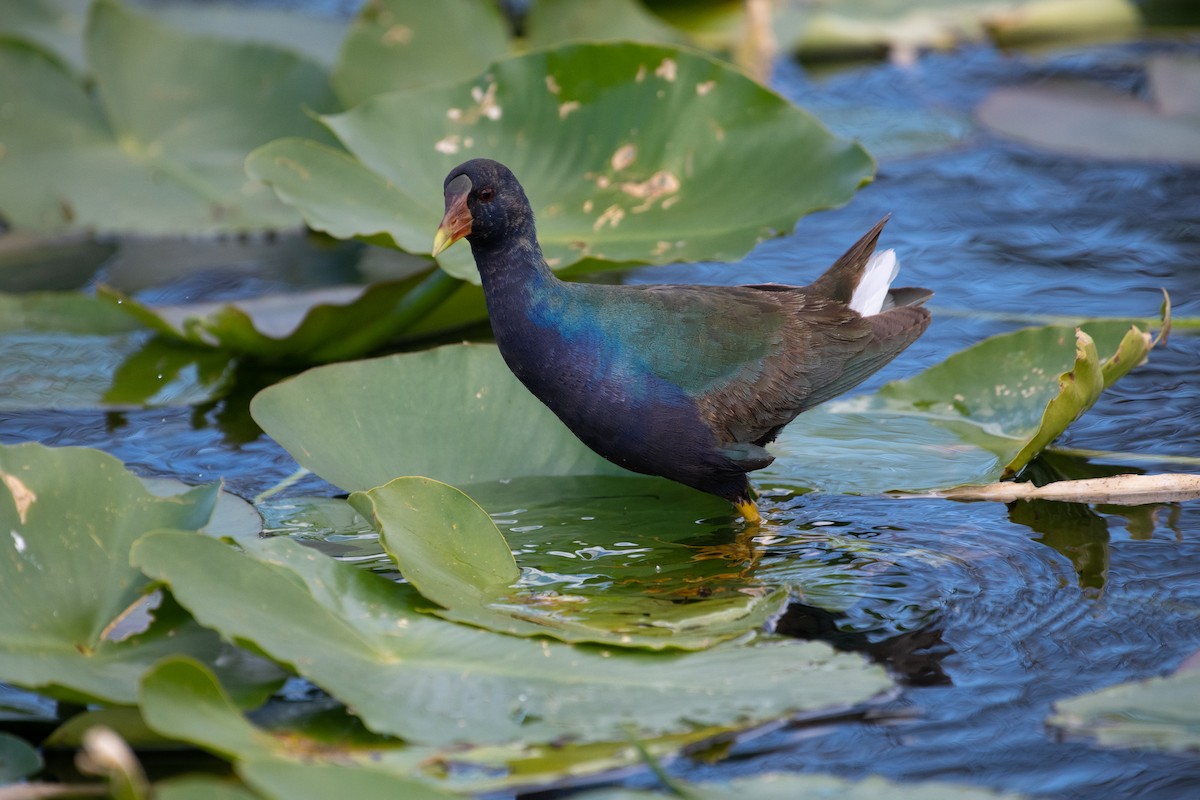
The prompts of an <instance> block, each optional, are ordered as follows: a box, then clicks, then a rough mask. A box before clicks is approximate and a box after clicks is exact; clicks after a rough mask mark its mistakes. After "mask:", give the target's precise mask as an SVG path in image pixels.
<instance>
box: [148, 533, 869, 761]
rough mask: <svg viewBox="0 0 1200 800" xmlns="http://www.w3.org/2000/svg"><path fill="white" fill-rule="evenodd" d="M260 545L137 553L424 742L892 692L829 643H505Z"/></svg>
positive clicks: (713, 715) (670, 723) (555, 732)
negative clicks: (629, 646)
mask: <svg viewBox="0 0 1200 800" xmlns="http://www.w3.org/2000/svg"><path fill="white" fill-rule="evenodd" d="M247 549H248V550H249V551H250V552H251V553H252V554H253V556H254V557H253V558H251V557H249V556H248V555H247V554H245V553H239V552H236V551H235V550H233V549H231V548H230V547H229V546H227V545H224V544H222V543H220V542H217V541H215V540H213V539H208V538H205V537H200V536H188V535H184V534H180V533H175V532H158V533H152V534H150V535H148V536H146V537H144V538H143V539H142V540H141V541H140V542H139V543H138V544H137V546H136V547H135V549H134V554H133V560H134V562H135V563H136V564H137V565H138V566H139V567H140V568H141V569H142V570H143V571H145V572H146V573H147V574H148V575H151V576H153V577H154V578H155V579H157V580H161V581H164V582H165V583H167V584H168V585H169V586H170V587H171V590H172V593H173V594H174V595H175V596H176V597H178V598H179V599H180V601H181V602H182V603H184V604H185V605H186V606H187V607H188V608H189V609H190V610H191V611H192V612H193V613H194V614H195V615H196V618H197V619H199V620H201V621H203V622H204V624H206V625H208V626H210V627H212V628H214V629H216V630H219V631H221V633H222V634H223V635H225V636H228V637H230V638H232V639H235V640H239V641H248V642H254V643H255V645H256V646H258V647H259V648H260V649H262V650H263V651H264V652H267V653H269V654H270V655H271V656H272V657H273V658H276V659H278V660H279V661H281V662H283V663H287V664H291V665H292V666H293V667H294V668H295V669H296V670H297V671H298V672H299V673H300V674H301V675H303V676H304V677H306V678H308V679H309V680H311V681H313V682H314V683H316V684H317V685H319V686H321V687H322V688H324V689H325V690H327V691H328V692H330V693H331V694H332V695H334V696H335V697H337V698H339V699H340V700H342V701H343V702H345V703H346V704H347V705H348V706H349V707H350V708H351V710H352V711H353V712H354V713H355V714H357V715H358V716H359V717H360V718H361V719H362V720H363V722H364V723H365V724H366V725H367V726H368V727H369V728H370V729H372V730H374V731H376V732H379V733H387V734H393V735H397V736H401V737H403V738H404V739H406V740H408V741H410V742H413V743H426V744H449V743H453V742H473V743H487V742H495V743H500V742H517V741H519V742H525V743H537V742H550V741H560V740H562V739H564V738H566V739H571V740H575V741H579V742H595V741H605V740H610V741H611V740H614V739H618V738H622V737H624V736H626V735H629V733H630V732H631V731H632V735H636V736H656V735H661V734H667V733H686V732H692V731H695V730H697V729H698V728H702V727H705V726H710V725H723V724H731V723H737V724H739V725H751V724H754V723H755V722H756V721H758V722H762V721H766V720H770V719H776V718H779V717H781V716H784V715H787V714H790V713H794V712H797V711H800V710H806V709H808V710H811V709H818V708H825V707H828V706H836V705H842V704H847V703H859V702H863V701H865V700H867V699H868V698H870V697H872V696H873V695H874V694H876V693H877V692H879V691H881V690H883V689H884V688H885V687H886V686H887V685H888V681H887V679H886V677H885V676H884V674H883V673H882V671H881V670H879V669H878V668H875V667H869V666H867V665H865V664H864V663H863V661H862V660H861V659H860V658H858V657H856V656H848V655H839V654H835V653H834V652H833V651H832V650H830V649H829V648H828V647H826V646H824V645H821V644H817V643H795V642H780V643H774V644H769V645H759V646H755V647H730V646H722V647H717V648H714V649H711V650H706V651H702V652H698V653H689V654H687V655H669V656H668V655H661V654H648V653H645V652H638V651H623V650H604V651H601V650H598V649H583V648H578V647H574V646H572V645H566V644H560V643H557V642H551V641H545V640H533V639H523V638H516V637H511V636H504V635H500V634H495V633H490V632H488V631H482V630H479V629H476V628H471V627H467V626H464V625H456V624H454V623H451V622H446V621H444V620H440V619H437V618H436V617H431V616H428V615H425V614H422V613H420V612H418V611H416V610H415V609H414V605H413V604H414V601H417V602H419V600H418V598H417V596H415V593H413V592H412V590H411V589H410V588H408V587H405V586H402V585H397V584H395V583H393V582H391V581H389V580H387V579H384V578H380V577H378V576H376V575H373V574H371V573H368V572H365V571H363V570H359V569H356V568H355V567H353V566H351V565H349V564H342V563H339V562H337V561H334V560H332V559H329V558H327V557H325V556H323V555H321V554H319V553H317V552H315V551H313V550H311V549H309V548H306V547H303V546H302V545H299V544H296V543H295V542H291V541H288V540H285V539H275V540H268V541H264V542H259V543H253V544H249V543H248V544H247ZM746 675H753V676H754V680H745V676H746Z"/></svg>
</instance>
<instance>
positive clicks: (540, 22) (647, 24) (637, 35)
mask: <svg viewBox="0 0 1200 800" xmlns="http://www.w3.org/2000/svg"><path fill="white" fill-rule="evenodd" d="M525 28H526V29H527V30H528V41H529V46H530V47H531V48H538V47H551V46H554V45H560V44H562V43H563V42H578V41H588V42H606V41H633V42H655V43H657V44H673V45H679V44H686V43H687V41H688V38H687V36H686V35H684V33H683V31H681V30H679V29H678V28H676V27H674V26H672V25H668V24H667V23H666V22H664V21H663V20H662V19H660V18H659V17H657V16H655V15H654V14H652V13H650V12H649V11H647V10H646V7H645V6H644V5H642V3H640V2H639V0H540V2H534V3H533V4H532V6H530V9H529V13H528V14H527V15H526V16H525Z"/></svg>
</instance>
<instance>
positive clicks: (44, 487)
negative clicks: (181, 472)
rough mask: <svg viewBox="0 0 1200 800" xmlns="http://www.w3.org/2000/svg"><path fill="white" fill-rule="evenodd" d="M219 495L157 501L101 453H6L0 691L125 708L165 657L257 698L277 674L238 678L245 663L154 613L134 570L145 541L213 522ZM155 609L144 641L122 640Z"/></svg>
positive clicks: (141, 636) (0, 545)
mask: <svg viewBox="0 0 1200 800" xmlns="http://www.w3.org/2000/svg"><path fill="white" fill-rule="evenodd" d="M219 488H220V487H219V486H217V485H213V486H205V487H199V488H195V489H192V490H190V491H188V492H186V493H184V494H180V495H173V496H169V497H159V496H156V495H154V494H152V493H151V492H149V491H148V490H147V489H146V488H145V486H144V485H143V484H142V482H141V481H140V480H139V479H138V478H136V477H135V476H133V475H132V474H130V473H129V472H127V471H125V469H124V468H123V466H122V464H121V462H119V461H118V460H117V459H115V458H113V457H112V456H109V455H106V454H104V453H101V452H99V451H96V450H86V449H82V448H61V449H51V448H47V447H42V446H41V445H37V444H24V445H16V446H11V447H0V530H4V531H7V535H6V536H4V539H3V541H0V584H2V585H3V586H4V592H5V598H6V601H7V602H6V604H5V613H4V614H3V615H0V680H4V681H8V682H11V683H14V684H17V685H19V686H24V687H27V688H30V689H37V690H38V691H42V692H45V693H47V694H50V695H53V696H55V697H59V698H65V699H68V700H73V701H83V702H93V701H97V700H98V701H104V702H112V703H129V702H131V701H132V700H133V699H134V694H135V692H136V690H137V681H138V679H139V677H140V676H141V674H142V673H143V672H144V671H145V670H146V669H147V668H148V667H149V666H150V664H152V663H154V662H155V661H156V660H158V659H159V658H161V657H162V656H163V655H167V654H170V653H190V654H193V655H195V656H196V657H198V658H201V659H204V660H207V661H209V662H211V663H218V662H219V663H222V664H223V667H222V669H221V671H222V673H223V674H225V675H226V676H228V679H229V680H231V681H232V684H231V685H232V686H234V687H235V688H236V690H237V691H238V692H239V693H241V696H242V698H243V699H245V698H247V697H256V698H258V699H261V698H262V697H263V696H264V692H266V693H269V692H270V691H271V689H272V688H273V687H274V686H275V685H276V683H277V681H278V678H279V673H278V671H277V670H274V669H273V668H262V667H258V669H259V674H258V675H254V674H253V673H252V672H246V671H244V670H241V668H244V667H245V666H246V665H247V664H248V663H249V662H247V661H246V657H247V656H246V654H244V653H243V654H240V655H239V654H237V652H236V651H234V649H233V648H230V647H228V646H223V645H221V643H220V641H219V640H218V638H217V636H216V635H215V634H213V633H212V632H211V631H207V630H204V629H202V628H200V627H199V626H198V625H196V624H195V623H194V622H192V621H191V619H189V618H188V617H187V615H185V614H183V613H182V612H181V611H180V610H179V609H178V607H176V606H175V605H174V604H173V603H172V602H170V599H169V598H165V599H163V600H162V605H161V606H160V607H158V608H157V610H155V609H153V605H152V604H147V603H146V602H145V601H144V599H143V595H144V594H145V593H146V591H147V590H148V583H149V582H148V581H147V579H146V578H145V577H144V576H143V575H142V574H140V573H139V572H138V571H137V570H135V569H133V568H131V567H130V566H129V547H130V544H131V543H132V542H133V541H134V540H135V539H137V538H138V537H139V536H141V535H142V534H143V533H145V532H146V531H148V530H152V529H154V528H161V527H177V528H185V529H190V530H192V531H193V533H191V534H190V535H192V536H195V537H196V538H203V537H202V536H201V535H200V534H198V533H195V532H194V531H195V530H196V529H198V528H200V527H201V526H203V525H204V524H205V523H206V522H207V521H208V519H209V517H210V516H211V514H212V511H213V507H214V504H215V502H216V498H217V493H218V491H219ZM147 605H149V606H150V611H151V613H152V616H153V621H152V622H150V624H149V627H147V628H145V629H144V630H137V629H135V630H132V631H122V627H123V622H124V620H126V619H127V618H131V615H132V614H135V613H143V614H144V613H145V610H146V608H145V607H146V606H147Z"/></svg>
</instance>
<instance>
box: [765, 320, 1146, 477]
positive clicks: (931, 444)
mask: <svg viewBox="0 0 1200 800" xmlns="http://www.w3.org/2000/svg"><path fill="white" fill-rule="evenodd" d="M1077 331H1078V332H1077ZM1154 343H1155V342H1152V341H1151V338H1150V336H1149V335H1148V334H1146V333H1143V332H1142V331H1141V330H1140V329H1138V328H1137V326H1136V325H1131V324H1130V322H1129V321H1127V320H1094V321H1091V322H1086V323H1083V324H1082V325H1081V326H1080V327H1079V328H1078V329H1075V328H1072V327H1070V326H1057V325H1049V326H1045V327H1040V328H1026V329H1024V330H1020V331H1016V332H1013V333H1007V334H1001V335H999V336H994V337H992V338H990V339H987V340H985V341H983V342H980V343H979V344H977V345H974V346H972V347H969V348H967V349H966V350H963V351H961V352H959V353H956V354H954V355H953V356H951V357H950V358H948V359H946V360H945V361H943V362H942V363H940V364H937V365H935V366H933V367H930V368H929V369H927V370H925V371H924V372H922V373H920V374H919V375H915V376H913V377H912V378H907V379H905V380H901V381H895V382H893V383H889V384H887V385H886V386H884V387H883V388H881V389H880V390H879V392H877V393H876V394H874V395H869V396H864V397H856V398H852V399H849V400H841V401H835V402H833V403H828V404H826V405H825V406H822V407H820V408H816V409H813V410H812V411H808V412H806V413H804V414H802V415H801V416H800V417H799V418H798V419H797V420H796V421H795V422H794V423H792V424H791V425H789V426H788V427H787V428H786V429H785V430H784V433H783V434H782V435H781V436H780V438H779V440H778V442H776V443H775V444H774V445H772V447H771V450H772V452H773V453H775V454H776V456H777V459H776V461H775V463H774V464H772V465H771V466H770V467H768V468H767V470H764V471H763V472H762V473H761V474H762V475H763V476H764V477H765V478H766V480H767V481H768V482H771V481H773V482H777V483H780V484H786V485H791V484H799V485H800V486H805V487H808V488H814V489H821V490H824V491H841V492H851V493H859V494H879V493H882V492H887V491H925V490H931V489H944V488H949V487H951V486H956V485H960V484H982V483H991V482H993V481H996V480H999V479H1000V478H1002V477H1007V476H1011V475H1013V474H1015V473H1017V472H1019V471H1020V470H1021V469H1022V468H1023V467H1024V466H1025V465H1026V464H1027V463H1029V461H1030V460H1031V459H1032V458H1034V457H1035V456H1036V455H1037V454H1038V453H1039V452H1041V450H1043V449H1044V448H1046V447H1048V446H1049V445H1050V444H1051V443H1052V442H1053V441H1054V440H1055V439H1057V438H1058V437H1059V436H1060V435H1061V434H1062V432H1063V431H1065V430H1066V429H1067V427H1068V426H1069V425H1070V424H1071V423H1072V422H1074V421H1075V420H1076V419H1078V418H1079V416H1080V415H1081V414H1083V413H1084V412H1085V411H1086V410H1087V409H1088V408H1090V407H1091V406H1092V405H1093V404H1094V403H1095V402H1096V400H1097V399H1098V398H1099V396H1100V394H1101V392H1103V391H1104V389H1105V388H1107V387H1108V386H1111V385H1112V383H1114V382H1115V381H1116V380H1118V379H1119V378H1120V377H1121V376H1122V375H1124V374H1126V373H1127V372H1128V371H1129V370H1130V369H1132V368H1133V367H1135V366H1136V365H1137V364H1140V363H1141V362H1142V361H1144V360H1145V358H1146V356H1147V353H1148V352H1149V350H1150V348H1151V347H1152V346H1153V344H1154ZM1100 352H1103V353H1105V354H1106V358H1105V359H1104V360H1103V361H1101V358H1100V356H1099V353H1100ZM1072 356H1074V358H1073V359H1072ZM864 463H866V464H869V465H870V466H871V468H870V469H863V464H864Z"/></svg>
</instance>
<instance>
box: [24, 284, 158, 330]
mask: <svg viewBox="0 0 1200 800" xmlns="http://www.w3.org/2000/svg"><path fill="white" fill-rule="evenodd" d="M138 330H143V326H142V324H141V323H140V322H138V321H137V320H135V319H133V318H131V317H130V316H129V314H127V313H125V312H124V311H122V310H121V309H119V308H113V307H112V306H111V305H110V304H108V303H105V302H103V301H101V300H98V299H97V298H95V297H91V296H89V295H86V294H80V293H77V292H30V293H28V294H0V333H8V332H10V331H59V332H63V333H82V334H95V335H103V334H115V333H128V332H130V331H138Z"/></svg>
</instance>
